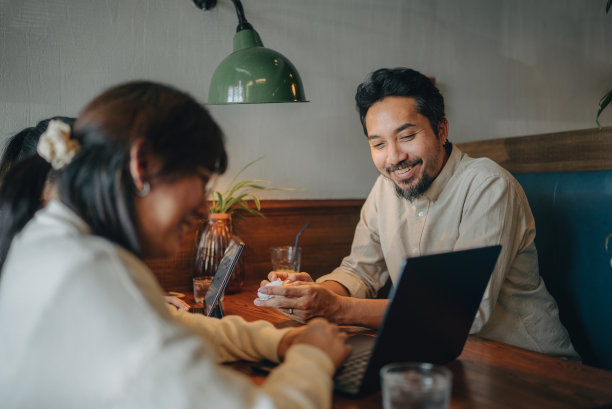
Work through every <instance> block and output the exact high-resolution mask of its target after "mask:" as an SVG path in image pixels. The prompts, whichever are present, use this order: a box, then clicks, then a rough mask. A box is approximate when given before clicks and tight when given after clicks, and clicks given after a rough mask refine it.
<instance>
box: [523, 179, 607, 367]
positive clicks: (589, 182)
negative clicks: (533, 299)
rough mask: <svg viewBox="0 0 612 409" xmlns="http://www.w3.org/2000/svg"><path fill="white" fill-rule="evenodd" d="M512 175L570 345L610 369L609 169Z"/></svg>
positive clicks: (591, 361)
mask: <svg viewBox="0 0 612 409" xmlns="http://www.w3.org/2000/svg"><path fill="white" fill-rule="evenodd" d="M514 176H515V177H516V179H517V180H518V181H519V183H520V184H521V186H522V187H523V189H524V190H525V193H526V195H527V198H528V200H529V204H530V206H531V209H532V211H533V215H534V217H535V222H536V239H535V242H536V247H537V249H538V256H539V263H540V274H541V275H542V277H543V278H544V282H545V283H546V287H547V288H548V290H549V292H550V293H551V294H552V295H553V296H554V297H555V299H556V300H557V304H558V305H559V314H560V318H561V321H562V322H563V324H564V325H565V327H566V328H567V330H568V331H569V334H570V337H571V339H572V342H573V343H574V347H575V348H576V350H577V351H578V353H579V354H580V355H581V356H582V359H583V362H584V363H585V364H588V365H592V366H597V367H600V368H605V369H608V370H612V267H611V266H610V258H612V249H609V250H610V252H609V253H607V252H606V250H605V240H606V237H607V236H608V235H609V234H610V233H612V170H606V171H585V172H554V173H523V174H515V175H514ZM610 247H612V240H611V242H610Z"/></svg>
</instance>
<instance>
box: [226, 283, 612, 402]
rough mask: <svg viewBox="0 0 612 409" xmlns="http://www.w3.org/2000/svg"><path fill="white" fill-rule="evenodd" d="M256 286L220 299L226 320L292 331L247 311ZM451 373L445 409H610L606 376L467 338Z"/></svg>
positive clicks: (610, 384)
mask: <svg viewBox="0 0 612 409" xmlns="http://www.w3.org/2000/svg"><path fill="white" fill-rule="evenodd" d="M256 292H257V290H256V286H248V287H247V288H245V290H244V291H242V292H240V293H237V294H226V295H225V298H224V300H223V309H224V310H225V313H226V314H236V315H240V316H242V317H243V318H244V319H246V320H247V321H254V320H258V319H263V320H266V321H269V322H272V323H274V324H275V325H277V326H290V325H295V323H294V322H293V321H291V320H288V319H287V317H285V316H284V315H282V314H281V313H279V312H277V311H275V310H273V309H271V308H260V307H256V306H255V305H253V299H254V298H256V296H257V295H256ZM231 365H232V366H233V367H235V368H236V369H238V370H241V371H244V372H246V373H248V374H249V375H250V376H251V378H252V379H253V381H254V382H256V383H258V384H260V383H262V382H263V381H264V380H265V377H264V376H261V375H257V374H255V373H252V372H251V371H250V367H249V365H248V364H245V363H237V364H231ZM447 367H448V368H449V369H450V370H451V371H452V372H453V392H452V402H451V408H453V409H460V408H461V409H462V408H512V409H519V408H520V409H522V408H538V409H550V408H572V409H580V408H585V409H586V408H592V409H595V408H598V409H604V408H608V409H612V372H609V371H604V370H601V369H597V368H593V367H590V366H586V365H581V364H578V363H575V362H570V361H566V360H562V359H558V358H553V357H550V356H547V355H542V354H539V353H536V352H531V351H527V350H524V349H521V348H516V347H513V346H510V345H507V344H503V343H500V342H494V341H488V340H485V339H482V338H478V337H474V336H470V337H469V339H468V341H467V343H466V345H465V348H464V349H463V352H462V354H461V355H460V356H459V358H458V359H457V360H456V361H454V362H451V363H450V364H448V365H447ZM333 407H334V408H338V409H357V408H368V409H369V408H382V399H381V395H380V392H378V393H375V394H372V395H369V396H366V397H363V398H349V397H346V396H341V395H335V396H334V402H333Z"/></svg>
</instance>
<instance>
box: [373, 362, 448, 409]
mask: <svg viewBox="0 0 612 409" xmlns="http://www.w3.org/2000/svg"><path fill="white" fill-rule="evenodd" d="M452 379H453V374H452V373H451V371H450V370H448V368H445V367H443V366H438V365H433V364H430V363H424V362H402V363H392V364H388V365H385V366H383V367H382V368H381V370H380V380H381V383H382V397H383V408H384V409H400V408H402V409H404V408H411V409H448V407H449V406H450V396H451V389H452Z"/></svg>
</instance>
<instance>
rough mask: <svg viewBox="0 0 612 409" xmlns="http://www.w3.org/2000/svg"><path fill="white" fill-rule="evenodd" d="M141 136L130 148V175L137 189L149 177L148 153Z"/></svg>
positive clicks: (140, 187) (141, 187)
mask: <svg viewBox="0 0 612 409" xmlns="http://www.w3.org/2000/svg"><path fill="white" fill-rule="evenodd" d="M144 146H145V143H144V139H143V138H138V139H136V140H135V141H134V143H133V144H132V147H131V148H130V176H132V180H133V181H134V186H136V189H137V190H142V189H143V188H144V186H145V183H147V181H148V180H149V178H150V173H151V170H150V169H149V168H150V157H149V156H150V155H149V154H148V153H147V152H146V149H145V147H144Z"/></svg>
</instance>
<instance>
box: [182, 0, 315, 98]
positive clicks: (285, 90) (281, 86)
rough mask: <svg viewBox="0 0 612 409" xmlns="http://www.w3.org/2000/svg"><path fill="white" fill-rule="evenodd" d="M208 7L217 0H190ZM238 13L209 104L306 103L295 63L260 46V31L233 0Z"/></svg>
mask: <svg viewBox="0 0 612 409" xmlns="http://www.w3.org/2000/svg"><path fill="white" fill-rule="evenodd" d="M193 2H194V4H195V5H196V6H197V7H198V8H200V9H203V10H210V9H211V8H213V7H214V6H215V5H216V4H217V0H193ZM232 3H234V7H235V8H236V14H237V15H238V27H237V28H236V34H235V35H234V52H232V53H231V54H230V55H229V56H228V57H227V58H225V59H224V60H223V61H222V62H221V64H219V66H218V67H217V69H216V70H215V72H214V74H213V76H212V80H211V83H210V89H209V92H208V103H209V104H262V103H270V102H305V101H306V98H305V96H304V87H303V85H302V80H301V78H300V74H298V72H297V69H296V68H295V66H294V65H293V64H292V63H291V61H289V60H288V59H287V58H286V57H284V56H283V55H282V54H281V53H279V52H277V51H274V50H271V49H269V48H266V47H264V46H263V43H262V41H261V38H260V37H259V34H257V32H256V31H255V30H254V29H253V26H251V24H249V22H248V21H247V20H246V17H245V16H244V10H243V8H242V3H241V2H240V0H232Z"/></svg>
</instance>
